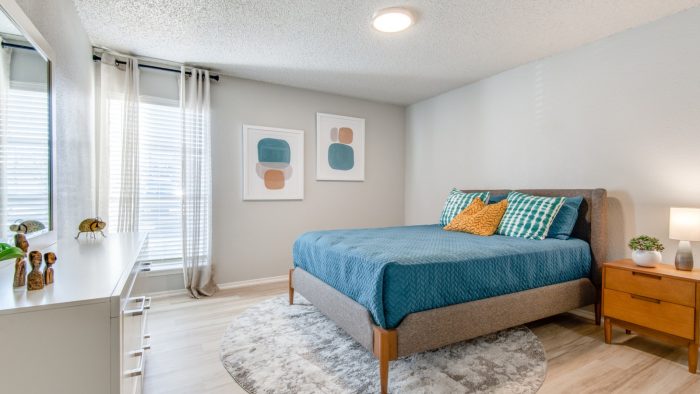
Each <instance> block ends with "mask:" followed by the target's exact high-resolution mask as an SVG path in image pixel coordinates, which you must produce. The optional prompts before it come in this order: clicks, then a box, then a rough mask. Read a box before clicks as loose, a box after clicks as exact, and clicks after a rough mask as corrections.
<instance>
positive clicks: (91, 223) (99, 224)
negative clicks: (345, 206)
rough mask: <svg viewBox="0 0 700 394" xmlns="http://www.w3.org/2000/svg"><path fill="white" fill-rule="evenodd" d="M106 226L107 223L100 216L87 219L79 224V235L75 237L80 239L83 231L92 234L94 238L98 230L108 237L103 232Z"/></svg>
mask: <svg viewBox="0 0 700 394" xmlns="http://www.w3.org/2000/svg"><path fill="white" fill-rule="evenodd" d="M105 227H107V223H105V222H103V221H102V219H100V218H88V219H85V220H83V221H82V222H80V225H79V226H78V235H76V236H75V239H78V237H80V234H82V233H89V234H92V238H95V233H96V232H98V231H99V232H100V234H102V236H103V237H106V235H105V233H103V232H102V230H104V229H105Z"/></svg>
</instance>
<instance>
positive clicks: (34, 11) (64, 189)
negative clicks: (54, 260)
mask: <svg viewBox="0 0 700 394" xmlns="http://www.w3.org/2000/svg"><path fill="white" fill-rule="evenodd" d="M16 1H17V3H18V4H19V6H20V7H21V8H22V9H23V10H24V12H25V14H26V15H27V16H28V17H29V19H30V20H31V21H32V22H33V24H34V26H35V27H36V28H37V29H38V30H39V31H40V32H41V34H42V36H43V37H44V38H45V39H46V40H47V41H48V42H49V45H51V48H52V49H53V51H54V52H55V54H56V58H55V59H52V61H53V81H52V82H53V89H54V91H55V93H56V108H55V111H54V114H55V125H56V130H55V135H56V149H57V156H58V168H57V174H56V176H57V178H56V185H57V189H58V190H57V197H58V206H57V207H56V209H57V210H58V221H57V222H58V223H57V229H58V236H59V237H64V236H65V237H67V236H74V235H75V232H76V229H77V227H78V223H80V220H82V219H84V218H86V217H89V216H91V215H94V212H93V211H94V209H93V208H94V205H93V191H94V190H93V175H92V174H93V172H92V171H93V170H92V168H93V144H94V142H93V135H94V131H93V130H94V120H93V119H94V118H93V116H94V110H93V104H92V98H93V90H94V89H93V86H94V84H93V67H92V60H91V58H92V47H91V45H90V41H89V40H88V37H87V34H86V33H85V31H84V30H83V27H82V24H81V23H80V19H79V18H78V14H77V12H76V11H75V7H74V5H73V2H72V1H70V0H52V1H44V0H16Z"/></svg>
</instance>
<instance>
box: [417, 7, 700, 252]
mask: <svg viewBox="0 0 700 394" xmlns="http://www.w3.org/2000/svg"><path fill="white" fill-rule="evenodd" d="M699 48H700V8H694V9H691V10H689V11H686V12H683V13H680V14H676V15H674V16H671V17H668V18H665V19H661V20H659V21H657V22H654V23H651V24H649V25H645V26H642V27H639V28H636V29H633V30H629V31H626V32H623V33H620V34H618V35H615V36H612V37H609V38H606V39H603V40H600V41H597V42H595V43H593V44H590V45H587V46H584V47H581V48H579V49H576V50H572V51H568V52H564V53H561V54H558V55H556V56H553V57H550V58H547V59H544V60H542V61H538V62H535V63H531V64H527V65H524V66H522V67H519V68H516V69H513V70H510V71H507V72H504V73H502V74H499V75H496V76H494V77H491V78H488V79H485V80H482V81H479V82H476V83H474V84H470V85H467V86H464V87H462V88H459V89H456V90H454V91H451V92H448V93H445V94H443V95H440V96H437V97H434V98H432V99H429V100H426V101H423V102H420V103H417V104H414V105H412V106H410V107H409V108H408V109H407V136H406V138H407V141H406V210H405V213H406V222H407V224H415V223H435V222H436V221H437V219H438V216H439V214H440V210H441V208H442V204H443V201H444V199H445V196H446V195H447V193H448V191H449V189H450V188H451V187H453V186H456V187H461V188H470V189H475V188H477V189H478V188H573V187H604V188H607V189H608V192H609V195H610V197H611V198H610V251H611V257H613V258H616V257H622V256H624V255H625V254H626V253H628V251H627V250H626V248H625V244H626V241H627V240H628V239H629V238H630V237H632V236H633V235H635V234H639V233H646V234H650V235H653V236H657V237H659V238H660V239H662V241H664V243H665V244H666V246H667V251H666V252H665V253H664V257H665V259H666V260H668V261H673V255H674V253H675V250H676V245H677V243H676V242H675V241H669V240H668V237H667V236H668V215H669V213H668V211H669V207H670V206H691V207H692V206H696V207H697V206H700V178H699V177H698V175H699V174H700V155H698V153H699V148H700V50H699ZM697 244H700V243H697ZM698 252H700V249H698V246H696V255H697V253H698Z"/></svg>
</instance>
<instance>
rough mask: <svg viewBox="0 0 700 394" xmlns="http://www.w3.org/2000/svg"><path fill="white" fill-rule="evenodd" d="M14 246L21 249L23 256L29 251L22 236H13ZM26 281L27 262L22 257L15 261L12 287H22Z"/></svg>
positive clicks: (27, 244)
mask: <svg viewBox="0 0 700 394" xmlns="http://www.w3.org/2000/svg"><path fill="white" fill-rule="evenodd" d="M15 246H16V247H18V248H20V249H22V251H23V252H24V254H25V256H26V255H27V250H29V242H28V241H27V237H26V236H25V235H24V234H15ZM26 280H27V261H26V260H25V258H24V257H21V258H18V259H16V260H15V277H14V281H13V283H12V286H13V287H24V284H25V283H26Z"/></svg>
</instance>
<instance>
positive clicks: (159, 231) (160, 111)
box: [109, 96, 182, 263]
mask: <svg viewBox="0 0 700 394" xmlns="http://www.w3.org/2000/svg"><path fill="white" fill-rule="evenodd" d="M109 106H110V108H109V128H110V130H109V133H110V201H109V214H110V217H111V218H112V219H111V221H112V222H114V223H113V224H114V226H116V218H117V216H118V215H117V212H118V210H119V197H118V196H119V188H120V183H119V180H120V179H121V177H120V175H121V174H120V172H121V146H122V136H121V122H122V118H121V115H122V103H121V102H120V100H110V103H109ZM139 141H140V144H139V189H140V192H139V223H138V228H139V231H144V232H148V233H149V236H148V242H147V244H146V245H145V247H144V249H143V250H142V252H141V257H140V258H141V259H142V260H145V261H153V262H162V263H167V262H175V261H177V260H181V259H182V249H181V241H180V240H181V239H182V224H181V220H182V218H181V212H182V206H181V182H182V181H181V177H180V174H181V168H182V163H181V155H182V130H181V117H180V108H179V103H178V101H175V100H168V99H162V98H151V97H144V96H142V97H141V99H140V103H139Z"/></svg>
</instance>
